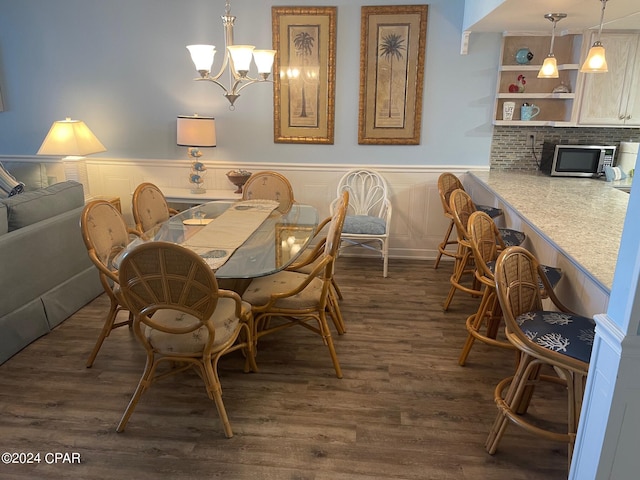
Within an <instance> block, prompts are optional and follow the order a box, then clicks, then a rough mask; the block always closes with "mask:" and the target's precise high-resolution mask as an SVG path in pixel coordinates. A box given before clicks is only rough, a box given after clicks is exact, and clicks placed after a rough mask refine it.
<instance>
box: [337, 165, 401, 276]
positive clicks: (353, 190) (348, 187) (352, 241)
mask: <svg viewBox="0 0 640 480" xmlns="http://www.w3.org/2000/svg"><path fill="white" fill-rule="evenodd" d="M345 191H346V192H349V209H348V211H347V217H346V218H345V220H344V227H343V229H342V238H341V243H340V249H341V250H343V249H344V248H346V247H349V246H360V247H364V248H367V249H369V250H373V251H376V252H378V253H380V255H381V256H382V261H383V267H382V276H383V277H386V276H387V270H388V265H389V228H390V224H391V211H392V209H391V202H390V200H389V197H388V189H387V182H386V181H385V179H384V178H383V177H382V175H380V174H379V173H378V172H376V171H375V170H365V169H356V170H351V171H349V172H347V173H346V174H345V175H344V176H343V177H342V178H341V179H340V181H339V182H338V189H337V197H336V199H335V200H334V201H333V202H332V203H331V205H330V210H331V214H332V215H333V213H334V209H335V205H336V204H338V203H339V202H340V201H341V200H340V199H341V196H342V193H343V192H345Z"/></svg>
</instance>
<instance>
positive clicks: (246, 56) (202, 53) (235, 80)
mask: <svg viewBox="0 0 640 480" xmlns="http://www.w3.org/2000/svg"><path fill="white" fill-rule="evenodd" d="M235 20H236V17H234V16H232V15H231V4H230V0H227V1H226V4H225V14H224V15H223V16H222V24H223V25H224V33H225V49H224V60H223V62H222V66H221V67H220V71H218V73H217V74H216V75H215V76H213V77H212V76H211V75H210V73H211V67H212V65H213V57H214V56H215V53H216V47H215V46H214V45H189V46H187V49H189V53H190V54H191V59H192V60H193V63H194V64H195V66H196V70H197V71H198V73H199V74H200V78H196V79H195V80H206V81H209V82H213V83H215V84H216V85H218V86H219V87H220V88H222V90H223V91H224V96H225V98H226V99H227V100H228V101H229V103H230V105H229V110H234V109H235V105H234V103H235V101H236V100H237V99H238V97H239V96H240V90H242V89H243V88H245V87H246V86H248V85H252V84H254V83H257V82H267V81H268V82H272V81H271V80H269V74H270V73H271V67H272V66H273V60H274V57H275V54H276V51H275V50H255V46H253V45H234V43H233V24H234V22H235ZM252 57H253V60H254V62H255V64H256V67H257V69H258V77H255V78H254V77H250V76H249V75H248V74H249V68H250V66H251V58H252ZM227 66H228V67H229V77H230V80H232V84H231V86H229V87H228V88H227V87H225V86H224V85H223V84H222V83H221V82H220V81H218V79H219V78H220V76H222V74H223V73H224V71H225V69H226V67H227Z"/></svg>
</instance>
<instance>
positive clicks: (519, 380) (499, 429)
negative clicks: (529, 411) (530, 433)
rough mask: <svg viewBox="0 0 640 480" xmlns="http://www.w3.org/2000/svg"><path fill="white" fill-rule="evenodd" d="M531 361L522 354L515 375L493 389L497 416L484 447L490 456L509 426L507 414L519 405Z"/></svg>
mask: <svg viewBox="0 0 640 480" xmlns="http://www.w3.org/2000/svg"><path fill="white" fill-rule="evenodd" d="M533 360H534V359H533V357H531V356H529V355H527V354H524V353H523V354H522V355H521V357H520V362H519V363H518V367H517V369H516V373H515V375H514V376H512V377H507V378H505V379H503V380H502V381H501V382H500V383H498V385H497V386H496V388H495V391H494V400H495V402H496V405H497V407H498V414H497V416H496V419H495V421H494V422H493V426H492V427H491V431H490V432H489V436H488V437H487V440H486V442H485V445H484V446H485V449H486V450H487V452H488V453H489V454H490V455H493V454H494V453H496V450H497V449H498V444H499V443H500V440H501V439H502V436H503V435H504V431H505V429H506V428H507V425H508V424H509V417H508V415H507V414H508V412H510V411H515V410H514V409H513V407H514V406H516V405H519V404H520V399H521V395H522V391H523V389H524V387H525V386H526V384H527V382H528V378H529V374H528V371H529V367H530V364H531V363H532V361H533ZM507 386H508V387H509V390H508V391H507V394H506V395H505V396H504V398H503V396H502V392H503V391H504V389H505V388H506V387H507Z"/></svg>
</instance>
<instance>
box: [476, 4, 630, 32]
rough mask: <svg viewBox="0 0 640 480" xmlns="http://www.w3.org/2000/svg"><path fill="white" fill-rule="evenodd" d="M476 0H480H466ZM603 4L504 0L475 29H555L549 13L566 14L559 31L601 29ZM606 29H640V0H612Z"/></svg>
mask: <svg viewBox="0 0 640 480" xmlns="http://www.w3.org/2000/svg"><path fill="white" fill-rule="evenodd" d="M466 1H467V2H469V1H476V0H466ZM601 10H602V3H601V1H599V0H504V1H503V3H502V4H500V5H499V6H498V7H497V8H495V9H494V10H493V11H492V12H491V13H490V14H488V15H487V16H485V17H484V18H482V19H481V20H479V21H478V22H476V23H474V24H472V25H471V26H470V27H469V28H468V29H467V30H468V31H471V32H505V31H511V32H523V31H541V30H547V29H548V30H551V22H550V21H549V20H547V19H546V18H544V15H545V14H546V13H566V14H567V18H565V19H563V20H561V21H559V22H558V25H557V27H556V31H557V32H558V33H560V32H561V31H575V32H579V31H582V30H585V29H588V28H597V27H598V26H599V24H600V13H601ZM603 28H605V29H610V30H613V29H620V30H640V0H608V1H607V3H606V9H605V14H604V27H603Z"/></svg>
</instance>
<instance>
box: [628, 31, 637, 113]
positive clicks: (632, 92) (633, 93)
mask: <svg viewBox="0 0 640 480" xmlns="http://www.w3.org/2000/svg"><path fill="white" fill-rule="evenodd" d="M628 77H629V98H628V100H627V107H626V117H625V125H635V126H640V34H638V36H637V39H636V56H635V61H634V62H633V63H630V65H629V69H628Z"/></svg>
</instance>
